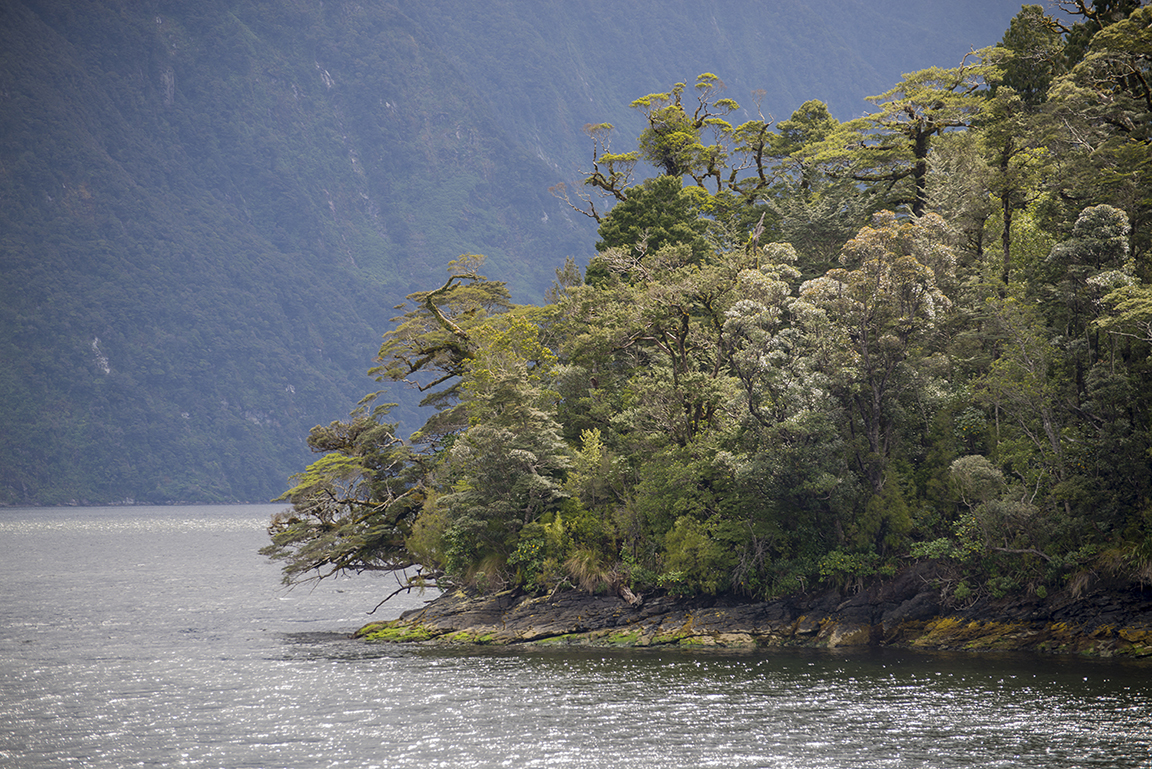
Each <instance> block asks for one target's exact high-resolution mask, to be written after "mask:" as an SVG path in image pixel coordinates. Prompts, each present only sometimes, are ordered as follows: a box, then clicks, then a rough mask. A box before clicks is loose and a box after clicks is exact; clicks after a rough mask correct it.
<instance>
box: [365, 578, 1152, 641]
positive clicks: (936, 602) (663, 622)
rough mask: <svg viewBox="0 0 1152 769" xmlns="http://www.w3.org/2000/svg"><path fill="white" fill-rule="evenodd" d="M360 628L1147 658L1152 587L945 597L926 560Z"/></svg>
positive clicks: (482, 607) (434, 615) (457, 609)
mask: <svg viewBox="0 0 1152 769" xmlns="http://www.w3.org/2000/svg"><path fill="white" fill-rule="evenodd" d="M356 637H358V638H362V639H365V640H369V641H387V642H402V643H432V644H445V643H457V644H492V645H511V644H525V643H531V644H573V645H591V646H637V647H647V646H662V645H677V646H682V647H721V648H733V649H748V648H758V647H773V646H808V647H822V648H851V647H869V646H892V647H904V648H914V649H923V650H939V651H944V650H949V651H1028V652H1047V653H1057V654H1080V655H1085V656H1092V657H1111V656H1117V655H1120V656H1126V657H1152V589H1142V588H1141V586H1139V585H1117V584H1097V585H1096V586H1095V588H1094V589H1090V590H1086V591H1084V592H1083V593H1082V594H1080V595H1078V596H1072V595H1070V594H1060V595H1054V596H1049V597H1047V598H1043V599H1041V598H1039V597H1036V596H1028V597H1015V598H1004V599H1001V600H991V599H984V600H978V601H976V602H974V603H972V604H971V605H968V606H949V605H946V604H945V603H944V602H942V600H941V591H940V589H939V588H938V587H936V586H934V583H933V580H931V579H929V578H928V574H927V573H926V572H925V570H923V569H913V570H909V571H907V572H905V573H904V574H902V575H900V576H898V577H897V578H896V579H894V580H891V581H889V582H886V583H883V584H880V585H876V586H874V587H872V588H870V589H867V590H863V591H861V592H859V593H856V594H854V595H846V594H844V593H842V592H840V591H836V590H832V591H826V592H823V593H817V594H804V595H796V596H789V597H785V598H779V599H775V600H772V601H759V602H751V601H747V600H741V599H739V598H736V597H731V596H720V597H693V598H678V597H675V596H670V595H652V596H647V597H645V598H644V599H643V600H641V601H635V602H631V603H630V602H629V601H626V600H625V599H624V598H621V597H618V596H615V595H590V594H588V593H585V592H581V591H576V590H568V591H564V592H559V593H556V594H553V595H546V596H532V595H527V594H524V593H520V592H517V591H508V592H504V593H496V594H479V593H466V592H463V591H458V592H452V593H444V594H442V595H441V596H440V597H438V598H436V599H435V600H433V601H431V602H429V603H428V604H427V605H426V606H424V607H423V608H420V609H413V610H410V611H407V612H405V613H404V614H402V615H401V616H400V618H399V619H396V620H392V621H388V622H374V623H372V624H369V625H366V626H365V627H363V628H361V629H360V630H359V631H357V633H356Z"/></svg>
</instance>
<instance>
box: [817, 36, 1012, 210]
mask: <svg viewBox="0 0 1152 769" xmlns="http://www.w3.org/2000/svg"><path fill="white" fill-rule="evenodd" d="M998 56H999V54H998V53H997V52H996V50H995V49H990V48H985V49H982V50H980V51H977V52H974V53H973V54H971V55H970V56H969V57H965V61H964V62H963V63H962V64H961V65H960V66H959V67H953V68H950V69H943V68H940V67H930V68H928V69H923V70H920V71H918V72H913V73H911V74H908V75H905V76H904V79H903V80H902V81H901V82H900V83H899V84H898V85H896V86H895V87H894V88H892V89H890V90H888V91H885V92H884V93H882V94H879V95H877V96H870V97H868V100H869V101H871V102H872V103H873V104H875V105H876V106H877V110H876V111H875V112H873V113H871V114H868V115H865V116H864V117H861V118H857V119H855V120H850V121H848V122H846V123H843V124H841V125H840V126H838V127H837V129H836V130H835V131H833V132H832V133H831V134H829V135H828V136H827V138H825V139H824V140H823V141H822V142H820V143H819V144H817V145H815V146H814V147H812V148H810V149H809V150H807V151H806V154H808V155H809V156H810V157H811V158H812V159H813V160H814V161H815V162H816V163H819V164H822V165H824V166H826V167H828V168H829V169H830V170H831V172H833V173H838V174H842V175H846V176H848V177H850V178H852V179H855V180H857V181H863V182H884V183H886V184H889V185H891V184H894V183H896V182H899V181H901V180H904V179H907V180H909V181H911V188H910V189H907V190H906V191H904V192H901V193H899V197H897V198H895V199H890V201H889V202H890V203H892V204H895V203H903V204H907V205H910V206H911V209H912V212H913V213H914V214H916V215H920V214H923V213H925V212H926V210H927V205H928V191H927V174H928V153H929V150H930V147H931V140H932V138H933V137H934V136H937V135H939V134H941V133H943V132H944V131H947V130H950V129H959V128H966V127H968V126H970V125H972V124H973V122H974V121H975V120H976V119H977V118H978V117H979V115H980V113H981V112H982V110H983V109H984V105H985V101H984V98H983V96H982V95H981V94H980V90H981V89H982V88H984V87H985V86H986V83H987V82H988V81H989V80H994V79H996V78H998V77H999V73H1000V70H999V68H998V66H997V58H998Z"/></svg>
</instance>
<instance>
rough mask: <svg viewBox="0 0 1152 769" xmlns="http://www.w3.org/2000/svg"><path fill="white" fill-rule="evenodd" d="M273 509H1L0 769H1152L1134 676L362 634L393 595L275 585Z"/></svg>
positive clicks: (409, 600)
mask: <svg viewBox="0 0 1152 769" xmlns="http://www.w3.org/2000/svg"><path fill="white" fill-rule="evenodd" d="M276 509H277V508H276V507H275V506H235V507H228V506H221V507H163V508H161V507H130V508H102V509H97V508H65V509H34V510H29V509H21V510H6V511H0V585H2V588H0V589H2V592H0V766H5V767H7V766H12V767H30V768H35V767H68V766H77V767H133V766H145V767H167V766H172V767H230V768H234V769H235V768H239V767H345V766H346V767H371V766H377V767H469V766H476V767H481V766H484V767H486V766H509V767H545V766H547V767H587V766H594V767H600V768H603V767H616V766H620V767H623V766H628V767H699V766H716V767H738V766H748V767H1045V768H1048V767H1085V766H1098V767H1148V766H1152V667H1149V666H1148V665H1145V664H1139V663H1131V662H1128V663H1124V662H1115V661H1085V660H1069V659H1061V658H1056V657H1030V656H1012V657H994V656H966V655H927V654H914V653H910V652H897V651H884V652H875V651H873V652H866V653H851V654H838V653H831V652H815V651H799V650H785V651H774V652H757V653H744V654H720V653H714V652H682V651H675V650H663V651H659V650H654V651H653V650H604V649H595V650H592V649H540V648H536V649H498V650H485V649H475V648H460V649H443V648H419V647H394V646H388V645H366V644H363V643H360V642H356V641H352V640H350V639H349V638H348V633H349V632H351V631H352V630H353V629H355V628H356V627H358V626H359V625H361V624H363V623H364V622H365V621H367V620H369V619H372V617H369V616H367V614H366V612H367V611H368V610H370V609H372V607H373V606H375V604H376V603H377V601H378V600H379V599H380V598H382V597H383V596H384V595H386V594H387V593H388V592H391V589H392V587H391V586H392V585H393V584H394V583H393V582H392V581H390V579H389V578H387V577H385V576H382V575H371V576H363V577H358V578H352V579H345V580H338V581H333V582H331V583H327V582H325V583H321V584H320V585H318V586H317V587H315V589H312V590H309V589H308V588H306V587H305V588H296V589H295V590H291V591H286V590H284V589H282V588H281V587H280V586H279V574H278V570H277V567H276V565H275V564H271V563H268V562H267V561H265V560H264V559H263V558H262V557H261V556H259V555H258V554H257V552H256V551H257V549H258V548H259V547H261V546H262V545H263V544H264V543H265V538H266V535H265V533H264V525H265V523H266V521H267V518H268V516H269V515H270V513H271V512H273V511H274V510H276ZM423 600H425V598H420V597H417V596H411V597H401V598H399V599H396V600H395V601H394V602H393V603H390V604H388V605H386V606H385V607H384V608H382V609H381V610H380V612H378V613H377V616H379V615H381V614H383V615H384V616H388V617H390V616H395V615H396V614H398V613H399V612H400V611H401V610H403V609H404V608H409V607H412V606H417V605H419V604H420V603H421V601H423Z"/></svg>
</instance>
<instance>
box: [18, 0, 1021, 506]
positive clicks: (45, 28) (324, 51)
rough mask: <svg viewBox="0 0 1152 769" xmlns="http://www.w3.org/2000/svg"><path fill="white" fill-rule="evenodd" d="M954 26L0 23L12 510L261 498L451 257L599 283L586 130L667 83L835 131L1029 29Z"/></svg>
mask: <svg viewBox="0 0 1152 769" xmlns="http://www.w3.org/2000/svg"><path fill="white" fill-rule="evenodd" d="M951 8H952V3H951V2H950V0H925V1H924V2H921V3H917V4H916V5H915V7H914V8H909V7H907V3H904V2H901V1H900V0H873V1H872V2H868V3H865V2H860V1H859V0H849V1H847V2H846V1H845V0H808V1H806V2H801V1H800V0H783V1H782V2H777V3H772V4H769V5H767V6H766V5H765V4H764V3H760V2H755V1H754V0H731V1H726V2H723V3H715V2H703V3H702V2H688V0H669V1H668V2H664V3H661V4H660V5H659V9H658V10H657V7H656V6H654V5H653V4H652V3H650V2H646V1H644V0H617V1H616V2H613V3H580V2H573V3H551V4H549V3H530V2H520V1H519V0H494V1H493V2H486V3H475V2H465V0H422V1H421V2H407V1H406V0H370V1H369V2H353V1H352V0H327V1H326V2H324V3H312V2H299V1H298V0H199V1H198V2H195V3H189V2H183V0H86V2H82V3H78V2H75V1H74V0H0V104H2V105H3V108H2V109H0V359H2V360H3V361H4V365H3V366H0V505H13V504H67V503H73V504H75V503H81V504H84V503H91V504H107V503H121V502H126V501H135V502H148V503H160V502H176V501H185V502H227V501H246V502H264V501H267V500H268V499H270V498H272V497H274V496H276V495H277V494H278V493H279V492H280V491H281V490H282V488H283V484H284V479H285V477H286V476H287V475H288V474H289V473H291V472H293V471H294V470H296V469H298V468H299V467H301V466H303V465H304V464H307V462H308V461H309V451H308V447H307V446H306V445H305V440H304V439H305V436H306V434H307V431H308V429H309V428H310V427H311V426H313V425H315V424H317V423H321V424H327V423H328V422H329V421H330V420H332V419H335V418H338V417H340V416H342V415H344V414H346V413H347V411H348V405H347V404H349V403H351V402H354V401H355V400H356V398H357V397H359V394H360V393H361V392H363V390H364V389H366V388H368V387H370V386H371V384H372V380H371V379H370V378H368V377H367V376H366V375H365V371H364V369H365V366H364V363H363V362H364V361H366V360H369V359H371V357H372V355H373V353H374V351H375V349H376V348H377V347H378V345H379V343H380V336H381V334H382V333H384V331H385V330H386V327H387V321H388V318H389V317H390V310H389V308H390V307H392V306H393V305H395V304H396V303H397V302H399V301H402V300H403V298H404V296H405V295H406V294H408V293H410V292H412V291H416V290H418V289H421V288H424V287H426V286H428V285H431V284H432V283H434V282H436V281H438V280H439V278H440V276H441V274H442V270H443V265H444V262H445V261H446V260H447V259H450V258H452V257H453V256H455V255H457V254H460V253H463V252H473V251H475V252H480V253H484V254H486V255H487V256H488V260H489V261H488V265H489V269H490V270H492V271H494V272H495V273H498V274H499V275H500V276H501V277H502V278H503V279H504V280H505V281H506V283H507V286H508V289H509V291H510V293H511V296H512V297H513V298H514V299H515V300H516V301H539V300H540V299H541V297H542V296H543V294H544V291H545V289H546V288H547V286H548V284H549V282H550V281H551V280H552V276H553V272H554V270H555V268H556V267H557V266H558V265H561V264H563V262H564V259H565V257H567V256H573V257H575V258H576V259H577V260H578V261H579V263H580V264H581V265H583V264H585V263H586V260H587V258H588V255H589V252H590V251H591V246H590V244H591V243H592V242H593V240H594V238H595V223H594V222H593V221H592V220H591V219H588V218H586V217H583V216H581V215H580V214H577V213H576V212H574V211H572V210H571V209H570V208H568V207H567V206H566V205H565V204H564V203H563V201H562V200H560V199H557V198H555V197H553V196H551V195H549V193H548V189H549V188H550V187H552V186H554V185H556V184H557V183H560V182H567V183H568V184H569V185H570V186H578V185H579V182H580V177H579V175H578V173H577V170H578V165H579V163H580V162H582V160H583V158H584V156H585V153H586V137H585V135H584V134H583V133H582V132H581V127H582V126H583V125H584V124H585V123H588V122H593V121H597V122H598V121H603V120H610V121H611V122H614V123H616V124H617V125H620V126H621V127H626V128H627V130H628V131H629V132H631V133H634V132H635V131H638V130H639V127H640V120H641V119H642V116H640V115H639V114H638V113H636V112H635V111H633V110H629V109H628V106H627V105H628V101H630V100H631V99H632V98H634V95H635V94H637V93H646V92H647V91H650V90H653V89H656V88H659V87H662V85H661V84H665V83H670V82H674V81H675V80H677V79H680V78H682V77H685V74H684V73H683V72H681V71H680V68H682V67H683V68H686V71H687V72H688V73H689V74H691V73H695V72H700V71H705V70H717V71H725V72H731V73H733V74H732V75H731V76H730V79H729V85H730V86H731V88H732V90H733V92H738V93H748V91H749V90H750V89H751V88H753V87H757V88H763V89H765V90H766V92H767V95H766V97H765V99H764V102H765V103H766V104H768V103H770V104H772V105H773V108H775V109H779V110H785V111H786V112H791V111H792V110H793V109H794V108H795V107H797V106H799V104H800V103H802V101H803V100H804V99H805V98H813V97H818V98H820V99H822V100H823V101H825V102H826V103H828V104H829V106H830V109H831V111H832V113H833V114H834V115H837V116H838V117H841V118H846V117H848V116H851V115H855V114H858V113H859V111H860V110H861V109H863V107H864V105H865V103H864V102H863V101H862V97H863V95H865V94H867V93H871V92H874V91H879V90H883V88H884V87H885V86H886V84H887V83H888V82H890V81H891V80H892V78H894V77H898V76H899V73H901V72H905V71H909V70H912V69H917V68H919V67H921V66H923V65H924V63H926V62H930V61H932V60H933V59H932V57H933V56H934V55H936V52H940V51H949V52H954V53H955V57H956V58H957V59H958V58H959V56H961V55H962V54H963V52H964V51H966V50H968V49H969V48H970V47H971V46H973V45H980V44H983V43H984V42H988V41H991V40H993V39H995V36H996V35H997V34H999V31H1000V29H1001V28H1002V27H1003V24H1004V23H1006V21H1007V19H1008V18H1010V16H1011V13H1012V11H1013V9H1011V8H1007V9H1005V8H1004V3H1003V0H972V2H971V3H969V9H970V11H971V12H969V13H966V14H964V18H960V19H951V20H949V22H948V23H943V21H942V18H943V16H944V15H945V13H946V12H947V11H949V10H950V9H951ZM816 51H820V52H821V53H820V55H819V56H816V55H815V53H814V52H816ZM949 55H950V56H951V54H949ZM753 84H754V85H753ZM801 94H803V96H801ZM748 110H751V114H754V107H753V106H752V105H751V104H749V105H748V107H747V109H746V110H745V111H748ZM399 399H400V400H401V401H402V403H401V405H400V406H399V407H398V408H397V409H396V410H395V411H394V412H393V413H394V417H395V418H396V419H398V420H399V421H401V422H402V423H403V424H404V425H405V434H407V433H409V432H411V431H412V430H415V429H416V428H418V427H419V426H420V424H421V423H422V422H423V419H424V417H423V416H422V415H421V414H420V413H419V412H418V410H417V408H416V406H415V402H416V401H418V400H419V399H418V398H415V399H405V398H403V397H401V398H399Z"/></svg>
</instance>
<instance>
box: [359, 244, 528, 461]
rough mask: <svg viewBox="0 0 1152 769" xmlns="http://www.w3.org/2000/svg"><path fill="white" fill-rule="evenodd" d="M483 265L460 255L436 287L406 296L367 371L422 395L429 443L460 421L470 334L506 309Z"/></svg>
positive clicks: (501, 288) (472, 346) (471, 351)
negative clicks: (428, 411) (430, 412)
mask: <svg viewBox="0 0 1152 769" xmlns="http://www.w3.org/2000/svg"><path fill="white" fill-rule="evenodd" d="M483 263H484V257H483V256H480V255H476V254H465V255H463V256H461V257H460V258H459V259H456V260H454V261H452V262H450V263H449V266H448V271H449V272H450V273H451V277H449V278H448V280H447V281H445V282H444V284H443V285H441V286H440V287H439V288H436V289H433V290H432V291H419V292H416V293H414V294H410V295H409V296H408V301H409V302H411V304H412V306H411V308H410V309H408V311H407V312H406V313H405V314H404V315H402V316H400V317H397V318H394V319H393V323H395V324H396V327H395V328H393V329H392V330H391V331H389V332H388V333H386V334H385V335H384V342H383V344H381V346H380V353H379V361H380V365H379V366H376V367H375V368H373V369H371V371H370V373H372V374H374V375H375V376H376V378H377V380H378V381H383V380H385V379H387V380H391V381H393V382H403V383H405V384H406V385H408V386H409V387H413V388H416V389H417V390H419V391H420V392H422V393H427V395H425V396H424V399H423V400H422V401H421V405H422V406H434V407H435V408H436V409H437V411H436V414H435V415H434V416H433V417H432V418H431V419H430V420H429V421H428V423H427V424H426V425H425V426H424V428H423V429H422V430H421V435H422V436H423V437H424V438H425V439H427V440H430V441H435V440H437V439H438V438H439V437H441V436H444V435H447V434H450V433H452V432H454V431H456V430H458V429H460V428H461V427H462V426H463V424H464V422H465V415H464V413H463V411H462V410H461V409H458V408H455V406H457V405H458V401H459V398H460V385H461V377H462V376H463V375H464V373H465V371H466V370H467V364H468V361H469V360H471V358H472V357H473V356H474V355H475V351H476V342H475V340H474V339H473V338H472V336H471V334H472V330H473V329H474V328H475V327H477V326H479V325H481V324H483V323H484V322H485V321H486V320H487V319H488V318H489V317H490V316H491V315H492V314H494V313H500V312H503V311H505V310H507V309H508V308H509V307H510V306H511V301H510V300H509V297H508V289H507V288H506V286H505V284H504V283H503V282H502V281H490V280H488V279H487V278H485V277H484V276H483V275H481V274H480V273H479V269H480V266H481V265H482V264H483ZM404 307H405V306H404V305H400V306H399V307H398V308H397V309H404ZM435 388H441V389H439V390H437V389H435Z"/></svg>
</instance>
